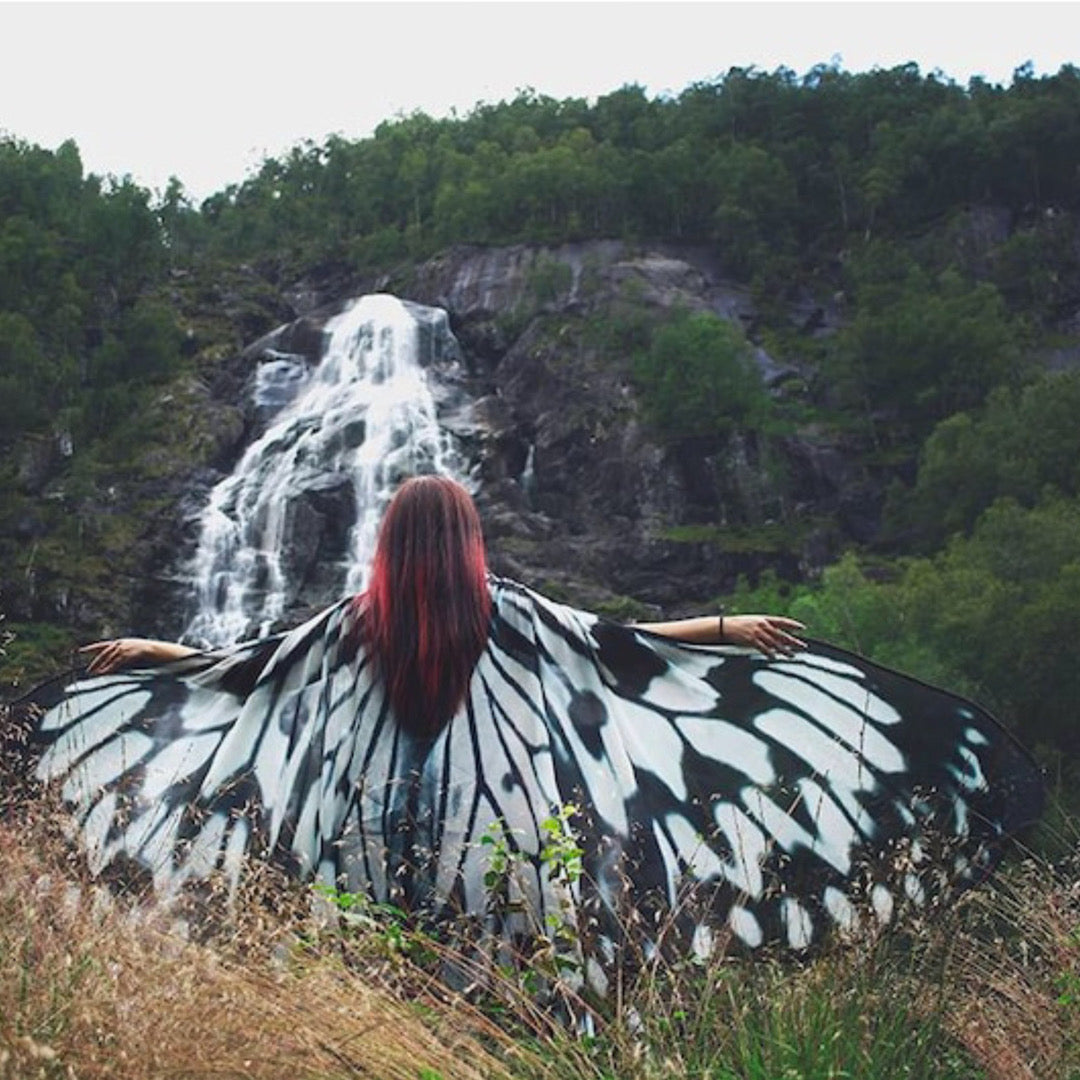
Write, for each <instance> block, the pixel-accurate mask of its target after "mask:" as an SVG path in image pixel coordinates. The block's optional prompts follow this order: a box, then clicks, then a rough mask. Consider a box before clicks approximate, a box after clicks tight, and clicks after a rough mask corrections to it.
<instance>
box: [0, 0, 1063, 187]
mask: <svg viewBox="0 0 1080 1080" xmlns="http://www.w3.org/2000/svg"><path fill="white" fill-rule="evenodd" d="M0 42H2V55H0V132H5V133H7V134H9V135H13V136H16V137H18V138H20V139H24V140H26V141H29V142H33V143H38V144H39V145H42V146H45V147H48V148H50V149H52V148H55V147H56V146H58V145H59V144H60V143H61V142H62V141H63V140H64V139H66V138H73V139H75V141H76V142H77V143H78V145H79V149H80V151H81V153H82V158H83V163H84V165H85V167H86V169H87V170H88V171H92V172H96V173H99V174H104V173H112V174H115V175H123V174H125V173H128V174H131V175H132V176H133V177H134V178H135V180H136V181H138V182H139V183H140V184H143V185H145V186H147V187H149V188H152V189H155V190H158V191H160V190H162V189H163V188H164V186H165V183H166V182H167V180H168V178H169V176H170V175H173V174H175V175H177V176H179V177H180V179H181V180H182V181H183V182H184V185H185V187H186V188H187V190H188V192H189V194H191V195H192V196H193V197H194V198H196V199H202V198H204V197H205V196H207V195H209V194H210V193H211V192H213V191H217V190H220V189H221V188H223V187H224V186H225V185H227V184H229V183H232V182H238V181H241V180H243V179H244V177H245V176H246V175H248V174H249V173H250V172H251V171H252V170H254V169H255V168H257V166H258V164H259V162H260V161H262V159H263V158H264V157H266V156H268V155H269V156H276V155H278V154H280V153H282V152H283V151H285V150H287V149H288V148H289V147H290V146H292V145H294V144H295V143H297V142H299V141H301V140H303V139H314V140H316V141H321V140H322V139H323V138H325V137H326V136H327V135H329V134H331V133H333V132H338V133H341V134H344V135H346V136H349V137H360V136H364V135H368V134H370V133H371V131H372V130H373V129H374V128H375V126H376V125H377V124H378V123H379V122H380V121H382V120H385V119H389V118H392V117H393V116H394V115H396V114H398V113H402V112H405V113H408V112H412V111H413V110H416V109H422V110H423V111H425V112H427V113H429V114H430V115H432V116H436V117H442V116H446V115H448V113H449V112H450V110H451V108H455V109H457V111H458V112H459V113H464V112H467V111H468V110H469V109H470V108H471V107H472V106H473V105H475V104H476V103H477V102H478V101H487V102H496V101H499V100H502V99H504V98H507V97H512V96H513V95H514V93H515V92H516V91H517V90H518V89H519V88H523V87H532V88H534V89H535V90H537V91H539V92H541V93H544V94H549V95H551V96H553V97H557V98H563V97H569V96H575V97H586V98H589V99H595V98H596V97H597V96H599V95H602V94H604V93H607V92H609V91H611V90H614V89H617V88H618V87H619V86H622V85H624V84H626V83H631V82H636V83H638V84H640V85H642V86H644V87H645V88H646V90H647V91H648V93H649V94H650V95H651V96H655V95H657V94H661V93H665V92H671V93H678V92H679V91H680V90H682V89H684V88H685V87H686V86H687V85H689V84H690V83H692V82H696V81H700V80H704V79H711V78H714V77H715V76H717V75H719V74H722V73H723V72H725V71H727V69H728V68H730V67H732V66H743V67H748V66H751V65H754V66H756V67H758V68H760V69H762V70H765V71H773V70H775V69H776V68H777V67H779V66H781V65H782V66H785V67H789V68H791V69H793V70H794V71H795V72H796V73H797V74H800V75H801V74H804V73H805V72H806V71H807V70H809V69H810V68H811V67H813V66H814V65H815V64H818V63H829V62H830V61H833V60H835V61H837V62H838V63H839V64H840V66H841V67H843V68H844V69H845V70H847V71H866V70H869V69H871V68H874V67H892V66H894V65H896V64H900V63H905V62H907V61H912V60H913V61H915V62H916V63H918V64H919V66H920V67H921V68H922V70H923V71H924V72H929V71H932V70H934V69H939V70H941V71H942V72H943V73H944V74H945V75H947V76H949V77H950V78H952V79H954V80H956V81H957V82H960V83H962V84H966V83H967V81H968V79H969V78H970V77H971V76H972V75H976V74H978V75H982V76H984V77H985V78H988V79H990V80H991V81H993V82H999V83H1003V84H1006V85H1007V84H1008V83H1009V82H1010V81H1011V78H1012V72H1013V70H1014V69H1015V68H1017V67H1018V66H1019V65H1021V64H1023V63H1025V62H1026V61H1032V62H1033V63H1034V65H1035V71H1036V73H1037V74H1048V73H1053V72H1056V71H1057V70H1058V69H1059V68H1060V66H1061V65H1062V64H1065V63H1080V4H1077V3H1075V2H1070V0H1059V2H1048V3H1038V2H1027V3H1023V2H1020V3H987V2H981V0H968V2H959V3H937V2H928V0H924V2H907V3H886V2H877V0H849V2H846V3H817V2H813V0H807V2H779V0H757V2H755V3H713V2H704V0H697V2H686V3H681V2H675V0H669V2H664V3H657V2H634V3H627V2H620V0H607V2H595V3H584V2H570V0H563V2H558V0H548V2H544V3H530V2H524V0H488V2H476V3H458V2H452V0H448V2H442V3H422V2H418V0H397V2H396V3H349V2H314V0H309V2H306V3H287V2H274V3H267V2H265V0H247V2H235V3H222V2H209V0H187V2H184V3H158V2H152V0H128V2H124V3H108V4H105V3H93V2H86V3H60V2H55V0H35V2H33V3H10V2H3V0H0Z"/></svg>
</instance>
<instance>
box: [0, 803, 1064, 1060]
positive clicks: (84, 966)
mask: <svg viewBox="0 0 1080 1080" xmlns="http://www.w3.org/2000/svg"><path fill="white" fill-rule="evenodd" d="M58 822H59V818H57V817H55V816H54V815H53V812H52V811H51V810H50V811H46V809H45V808H44V807H43V806H42V807H41V809H40V810H39V811H29V812H28V811H27V810H26V808H25V806H24V807H23V808H22V809H21V810H20V811H19V812H18V813H15V814H12V813H9V814H8V816H7V819H6V820H5V821H4V822H3V823H0V1078H3V1080H16V1078H18V1080H22V1078H24V1077H43V1078H46V1080H51V1078H53V1077H56V1078H65V1080H67V1078H73V1077H77V1078H97V1077H115V1078H117V1080H127V1078H132V1080H134V1078H139V1080H147V1078H151V1077H192V1078H198V1077H215V1078H219V1077H243V1078H253V1080H261V1078H285V1077H289V1078H292V1077H297V1078H313V1080H314V1078H347V1077H348V1078H351V1077H376V1078H385V1080H395V1078H399V1077H400V1078H410V1080H450V1078H457V1077H461V1078H474V1077H485V1078H486V1077H493V1078H506V1080H511V1078H514V1080H571V1078H573V1080H580V1078H584V1080H590V1078H591V1080H622V1078H628V1077H633V1078H637V1077H640V1078H642V1080H661V1078H663V1080H667V1078H675V1077H700V1078H703V1080H704V1078H708V1080H840V1078H852V1080H860V1078H867V1080H976V1078H982V1080H1058V1078H1060V1080H1071V1078H1080V883H1078V881H1077V875H1076V874H1075V873H1074V872H1073V870H1072V869H1071V868H1070V867H1068V866H1059V867H1057V868H1052V867H1050V866H1049V865H1047V864H1046V863H1045V862H1040V861H1039V860H1037V859H1028V860H1026V861H1023V862H1019V861H1018V862H1016V863H1014V864H1013V865H1012V866H1011V867H1009V868H1007V869H1006V870H1004V871H1003V872H1001V873H999V875H998V876H997V877H996V879H995V880H994V881H993V882H992V883H990V884H989V885H988V886H986V887H983V888H979V889H976V890H972V891H971V892H969V893H967V894H965V895H964V896H963V897H962V898H961V899H960V901H959V902H958V903H956V904H954V905H952V906H951V907H948V908H946V909H945V910H938V911H935V913H934V914H933V915H932V916H930V915H925V914H924V915H919V914H917V913H911V914H909V915H907V916H905V917H904V918H903V919H898V920H897V921H896V922H895V923H894V924H893V925H891V926H890V927H888V928H886V929H885V930H877V931H874V932H871V933H867V934H866V935H865V936H863V937H861V938H859V939H857V940H849V941H847V942H845V943H839V942H837V943H835V944H833V945H831V946H827V947H826V948H825V949H824V951H823V952H821V953H819V954H817V955H815V956H814V957H812V958H807V957H804V958H800V957H798V956H794V955H792V954H790V953H780V952H777V953H770V952H768V951H759V952H757V953H756V954H753V955H750V956H733V955H731V954H729V953H726V952H725V951H724V950H722V949H720V950H717V952H716V953H715V954H714V955H712V956H710V957H708V958H704V959H702V958H700V957H696V956H694V955H693V954H690V953H688V954H687V955H686V956H682V957H679V958H677V959H674V960H672V959H670V958H669V959H668V960H666V961H663V962H660V961H658V960H654V961H652V962H650V963H647V964H645V965H644V967H643V969H642V970H641V971H640V972H638V973H637V974H636V975H634V974H630V973H628V974H627V975H626V976H625V977H624V978H623V979H622V980H621V982H620V983H619V984H618V985H616V986H613V987H612V989H611V991H610V993H609V994H608V995H607V996H606V997H605V998H604V999H602V1000H591V1001H584V1000H578V1001H576V1004H577V1005H578V1006H579V1009H578V1016H579V1018H580V1017H581V1016H585V1015H587V1016H588V1017H589V1020H590V1022H589V1023H588V1024H582V1023H579V1024H576V1025H575V1024H570V1025H567V1024H564V1023H562V1022H560V1021H559V1020H558V1019H557V1018H556V1017H555V1016H554V1014H553V1013H552V1012H551V1010H550V1008H549V1006H548V1005H547V1004H546V1000H545V998H544V997H543V996H542V995H540V994H538V993H537V989H536V984H535V980H531V979H527V978H524V977H523V975H522V971H521V970H520V969H515V970H514V971H511V970H502V971H500V970H499V969H489V970H487V972H486V973H485V979H484V980H482V981H479V980H478V982H477V985H476V986H473V987H470V988H468V989H467V990H463V989H462V988H461V986H460V984H459V985H458V989H456V990H454V989H451V988H450V987H449V986H448V985H447V984H445V983H444V982H442V981H440V979H439V977H438V976H439V973H440V972H442V971H445V969H446V967H447V965H448V963H455V964H457V965H458V970H461V967H460V961H461V957H460V955H457V954H455V953H454V952H453V950H452V949H451V947H450V946H449V945H447V944H445V943H440V942H439V941H436V940H433V939H432V938H431V937H427V936H424V935H420V934H418V933H416V932H414V931H412V930H410V929H408V928H407V927H406V926H405V925H404V924H403V923H401V921H400V920H396V919H392V918H391V919H382V918H380V917H379V916H378V914H376V915H375V916H373V917H372V918H370V919H367V920H364V922H363V925H359V926H358V925H357V923H356V922H355V920H353V921H349V922H347V923H339V922H338V921H336V919H335V920H330V921H328V920H327V918H326V915H325V910H320V907H321V905H319V904H318V903H316V904H313V903H312V894H311V892H310V891H308V890H306V889H304V888H303V887H301V886H298V885H296V884H295V883H292V882H288V881H285V880H282V879H278V878H276V877H274V876H273V875H268V876H267V877H266V878H265V879H264V880H261V881H260V880H258V877H257V875H255V876H254V883H253V884H251V885H250V886H249V887H248V888H247V891H246V892H245V893H244V894H243V896H242V900H241V903H240V904H238V905H236V906H235V907H234V908H233V909H232V911H231V913H230V914H226V915H220V913H219V915H215V918H214V919H213V920H210V921H208V920H206V919H201V920H198V919H195V918H194V917H193V916H195V915H196V914H198V911H197V909H195V910H192V909H189V910H188V911H178V910H177V909H175V908H173V909H170V910H166V909H163V908H162V907H160V906H156V905H155V903H154V902H153V901H152V899H149V898H146V897H141V898H140V897H135V896H130V895H126V894H124V893H123V892H120V893H117V891H116V890H115V889H110V888H106V887H105V886H103V885H101V884H99V883H95V882H92V881H90V880H88V879H87V878H86V877H85V876H84V874H83V872H82V870H81V867H80V864H79V862H78V860H77V859H75V858H73V857H71V856H70V855H69V854H68V853H69V851H70V847H69V845H68V844H67V842H66V840H65V839H64V837H63V836H62V831H61V829H60V827H59V824H58ZM322 907H324V906H322ZM206 910H214V911H215V912H216V911H217V909H216V908H214V907H212V906H211V908H208V909H206ZM183 917H186V921H180V920H181V919H182V918H183ZM586 1032H587V1033H586Z"/></svg>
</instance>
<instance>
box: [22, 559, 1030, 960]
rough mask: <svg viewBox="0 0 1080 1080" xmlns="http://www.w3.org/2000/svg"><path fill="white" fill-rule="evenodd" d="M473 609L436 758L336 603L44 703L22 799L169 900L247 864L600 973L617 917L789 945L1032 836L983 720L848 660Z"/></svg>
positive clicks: (572, 614) (575, 616)
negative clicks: (410, 729)
mask: <svg viewBox="0 0 1080 1080" xmlns="http://www.w3.org/2000/svg"><path fill="white" fill-rule="evenodd" d="M492 595H493V601H494V604H493V617H492V625H491V632H490V635H489V641H488V644H487V647H486V650H485V652H484V653H483V655H482V656H481V658H480V660H479V662H478V663H477V666H476V669H475V671H474V673H473V676H472V681H471V684H470V687H469V692H468V695H467V698H466V700H465V702H464V704H463V706H462V707H461V709H460V710H459V711H458V713H457V714H456V715H455V716H454V717H453V718H452V720H451V721H450V722H449V723H448V724H447V725H446V727H445V728H444V729H443V730H442V731H441V732H440V733H439V734H438V735H437V736H435V737H433V738H422V737H418V736H413V735H410V734H408V733H407V732H405V731H403V730H402V728H401V727H400V726H399V725H398V723H397V722H396V720H395V718H394V716H393V714H392V713H391V711H390V709H389V708H388V705H387V702H386V699H385V697H384V695H383V692H382V689H381V686H380V684H379V681H378V680H377V679H375V678H373V673H372V665H371V663H370V661H369V658H368V657H367V656H366V655H365V654H364V652H363V650H362V649H361V650H360V651H359V652H357V651H356V647H355V643H354V641H353V639H351V638H350V636H349V633H348V632H349V629H350V618H351V615H350V610H349V603H348V601H342V602H340V603H338V604H337V605H335V606H333V607H331V608H328V609H327V610H326V611H324V612H322V613H321V614H319V615H318V616H316V617H315V618H314V619H312V620H311V621H309V622H307V623H306V624H304V625H302V626H300V627H298V628H296V629H295V630H292V631H291V632H289V633H286V634H283V635H279V636H277V637H273V638H267V639H264V640H261V641H257V642H252V643H248V644H244V645H240V646H237V647H235V648H232V649H229V650H225V651H221V652H210V653H205V654H197V655H195V656H192V657H188V658H185V659H183V660H180V661H175V662H172V663H170V664H167V665H164V666H161V667H155V668H147V669H141V670H130V671H124V672H121V673H117V674H112V675H106V676H97V677H93V676H88V675H83V676H81V677H78V678H77V679H76V680H75V681H73V682H69V683H67V684H66V685H64V684H63V683H62V682H61V683H57V684H55V685H54V686H52V687H46V688H44V689H43V690H41V691H40V692H39V694H38V703H39V704H40V705H41V706H42V708H43V712H42V713H41V715H40V717H39V719H38V720H37V722H36V728H35V732H34V735H33V739H34V741H35V742H36V743H37V744H38V745H39V747H40V749H41V753H40V757H39V758H38V760H37V764H36V774H37V777H38V778H39V779H40V780H42V781H46V782H50V783H54V784H55V785H57V786H58V788H59V791H60V793H61V795H62V797H63V799H64V800H65V801H66V802H67V803H68V804H70V806H71V808H72V809H73V811H74V813H75V815H76V817H77V819H78V820H79V822H80V823H81V829H82V834H83V838H84V843H85V847H86V851H87V854H88V858H89V860H90V864H91V867H92V868H93V869H95V870H102V869H104V868H106V867H108V866H110V865H113V864H117V863H121V862H123V863H131V862H134V863H135V864H137V865H138V866H139V867H141V868H143V869H144V870H145V871H147V872H148V873H149V874H150V875H152V877H153V880H154V883H155V885H156V887H157V888H158V889H159V890H161V891H163V892H172V891H175V890H177V889H178V888H180V887H181V886H183V885H184V883H185V882H188V881H191V880H199V879H203V878H206V877H207V876H210V875H214V874H224V875H225V876H226V877H227V878H228V879H230V880H232V881H235V880H236V879H237V878H238V877H239V875H240V874H241V872H242V868H243V865H244V860H245V859H246V858H248V857H251V856H252V855H259V856H263V857H269V858H272V859H274V860H275V861H277V862H281V863H284V864H285V865H287V866H288V867H289V868H290V869H291V870H292V871H293V872H295V873H296V874H298V875H300V876H302V877H318V878H320V879H322V880H323V881H325V882H327V883H329V884H332V885H334V886H336V887H340V888H345V889H348V890H350V891H356V892H361V893H365V894H367V895H368V896H369V897H371V898H372V899H373V900H376V901H391V902H394V903H396V904H399V905H401V906H403V907H406V908H407V909H409V910H414V911H423V912H425V913H427V914H430V915H432V916H434V917H436V918H439V917H450V916H453V917H459V916H464V917H467V918H471V919H473V920H477V921H479V923H481V924H483V925H486V926H487V927H488V928H490V929H494V930H495V931H496V932H497V933H499V934H501V935H503V936H504V937H507V938H517V937H519V936H521V935H526V934H528V933H530V932H537V931H543V929H544V928H545V927H547V926H550V924H551V920H552V918H565V917H566V915H567V912H575V913H578V912H582V911H589V912H591V913H592V915H591V918H592V921H593V925H595V926H596V927H597V928H598V940H599V942H600V945H601V947H602V948H603V949H607V950H608V951H610V948H611V945H612V943H613V942H614V941H615V940H616V939H617V938H618V937H619V935H620V934H621V933H622V928H625V927H626V926H627V925H628V924H629V923H633V922H634V921H635V920H636V921H637V922H638V924H639V925H640V926H642V927H643V932H644V933H645V935H646V936H647V937H648V936H649V935H652V936H653V937H654V938H655V937H656V936H658V935H659V933H660V930H659V927H660V926H661V925H665V926H671V925H674V924H678V925H679V927H680V929H681V930H683V931H685V932H686V933H689V934H691V935H692V936H693V937H694V940H695V942H699V941H700V940H701V938H702V936H703V935H710V934H715V932H716V931H718V930H720V931H723V932H724V933H727V934H729V935H733V936H734V937H735V938H736V939H738V940H739V941H741V942H742V943H744V944H746V945H749V946H756V945H758V944H760V943H763V942H765V941H772V940H780V941H783V942H786V943H788V944H790V945H792V946H795V947H804V946H806V945H809V944H810V943H811V942H813V941H815V940H817V939H818V938H819V937H820V936H821V935H822V934H823V933H825V932H826V931H827V930H828V929H829V928H831V927H835V926H840V927H843V928H850V927H851V926H852V925H853V924H854V923H855V922H856V921H857V920H858V918H859V914H858V911H859V904H858V901H859V899H860V897H861V898H862V900H865V901H866V904H867V905H868V910H870V911H872V912H875V913H876V915H877V917H878V918H881V919H887V918H888V917H889V915H890V913H891V911H892V910H893V907H894V905H895V904H896V903H897V902H900V901H909V902H914V903H921V902H924V901H925V900H926V899H927V897H928V896H929V895H931V893H934V894H936V891H939V890H940V887H941V886H943V885H945V886H948V887H951V886H952V885H954V884H955V883H957V882H961V883H962V882H964V881H970V880H972V879H974V878H975V877H977V876H980V875H982V874H984V873H986V872H987V871H988V870H989V868H990V867H991V866H992V865H993V863H994V862H995V860H996V858H997V856H998V854H999V850H1000V846H1001V843H1002V841H1003V840H1004V838H1005V837H1007V836H1009V835H1010V834H1012V833H1014V832H1016V831H1017V830H1018V829H1020V828H1022V827H1024V826H1025V825H1027V824H1029V823H1031V822H1032V821H1034V820H1035V819H1036V818H1037V816H1038V814H1039V812H1040V810H1041V805H1042V797H1043V795H1042V792H1043V789H1042V782H1041V778H1040V775H1039V772H1038V769H1037V768H1036V766H1035V765H1034V763H1033V761H1032V760H1031V758H1030V757H1029V756H1028V755H1027V754H1026V752H1025V751H1023V750H1022V749H1021V748H1020V747H1019V746H1018V744H1017V743H1016V742H1015V741H1014V740H1013V739H1012V738H1011V737H1010V736H1009V735H1008V733H1006V732H1005V731H1004V730H1003V729H1002V728H1001V727H1000V726H999V725H998V724H997V723H996V721H994V720H993V719H992V718H991V717H990V716H989V715H988V714H987V713H985V712H983V711H982V710H980V709H979V708H977V707H976V706H975V705H973V704H971V703H970V702H967V701H964V700H963V699H960V698H957V697H955V696H953V695H951V694H948V693H945V692H943V691H940V690H936V689H933V688H931V687H928V686H926V685H923V684H921V683H918V682H916V681H914V680H911V679H909V678H906V677H904V676H901V675H899V674H897V673H895V672H891V671H888V670H886V669H883V668H880V667H878V666H876V665H874V664H871V663H869V662H867V661H865V660H863V659H861V658H858V657H855V656H853V655H851V654H849V653H846V652H843V651H842V650H839V649H835V648H832V647H830V646H827V645H822V644H816V643H814V644H811V646H810V648H808V649H807V650H806V651H805V652H800V653H799V654H798V655H797V656H796V657H794V658H789V659H776V660H769V659H766V658H764V657H762V656H761V655H759V654H756V653H751V652H748V651H744V650H740V649H735V648H728V647H703V646H690V645H686V644H682V643H679V642H676V641H673V640H670V639H667V638H662V637H659V636H656V635H652V634H649V633H647V632H644V631H640V630H635V629H634V628H632V627H625V626H621V625H618V624H614V623H609V622H606V621H604V620H601V619H599V618H597V617H596V616H594V615H591V614H588V613H586V612H582V611H577V610H575V609H573V608H570V607H566V606H563V605H560V604H555V603H553V602H551V601H549V600H547V599H545V598H543V597H541V596H539V595H538V594H536V593H534V592H531V591H530V590H528V589H526V588H524V587H522V586H520V585H516V584H514V583H511V582H507V581H499V580H495V581H493V583H492ZM885 856H888V857H887V858H886V857H885ZM673 915H674V918H673Z"/></svg>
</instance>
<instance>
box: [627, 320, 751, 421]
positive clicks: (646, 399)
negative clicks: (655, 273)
mask: <svg viewBox="0 0 1080 1080" xmlns="http://www.w3.org/2000/svg"><path fill="white" fill-rule="evenodd" d="M634 376H635V379H636V381H637V385H638V388H639V390H640V393H641V397H642V402H643V404H644V407H645V410H646V413H647V415H648V416H649V418H650V419H651V421H652V422H653V423H654V424H655V425H656V427H657V428H658V429H659V430H660V431H661V432H662V433H663V434H664V435H665V437H667V438H668V439H672V440H682V439H717V438H720V437H722V436H725V435H727V434H728V433H729V432H731V431H732V430H734V429H736V428H739V429H745V430H758V429H760V428H761V427H763V426H764V425H765V423H766V421H767V419H768V416H769V413H770V406H771V402H770V399H769V396H768V393H767V392H766V390H765V387H764V385H763V384H762V381H761V373H760V371H759V370H758V367H757V364H756V362H755V360H754V351H753V347H752V346H751V345H750V343H749V342H748V341H747V340H746V337H745V335H744V334H743V333H742V331H741V330H740V329H739V328H738V327H737V326H736V325H735V324H734V323H733V322H731V321H730V320H727V319H720V318H717V317H716V316H715V315H711V314H707V313H699V314H695V315H690V314H686V313H683V314H681V315H679V316H677V317H676V318H675V319H674V320H672V321H671V322H669V323H666V324H664V325H662V326H660V327H658V328H657V329H656V330H655V331H654V333H653V335H652V341H651V343H650V345H649V348H648V351H646V352H642V353H639V354H638V356H637V357H636V358H635V362H634Z"/></svg>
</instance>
